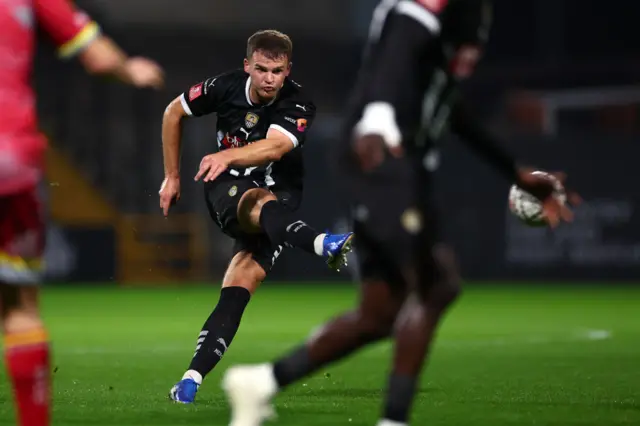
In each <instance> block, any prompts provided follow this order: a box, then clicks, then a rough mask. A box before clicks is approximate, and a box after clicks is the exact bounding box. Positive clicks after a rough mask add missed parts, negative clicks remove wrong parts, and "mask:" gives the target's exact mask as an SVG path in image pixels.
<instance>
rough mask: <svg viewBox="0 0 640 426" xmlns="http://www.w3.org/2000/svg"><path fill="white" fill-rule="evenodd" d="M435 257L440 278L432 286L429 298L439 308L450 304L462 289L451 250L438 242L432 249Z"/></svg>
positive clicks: (454, 257)
mask: <svg viewBox="0 0 640 426" xmlns="http://www.w3.org/2000/svg"><path fill="white" fill-rule="evenodd" d="M433 254H434V257H435V258H436V261H437V264H438V269H439V272H440V279H439V280H438V282H436V283H435V285H434V286H433V287H432V289H431V292H430V294H429V296H430V297H429V299H431V300H432V303H433V304H435V305H436V307H438V308H440V309H445V308H447V307H448V306H449V305H451V304H452V303H453V302H454V301H455V300H456V299H457V298H458V297H459V296H460V293H461V291H462V282H461V281H462V280H461V278H460V272H459V269H458V264H457V261H456V256H455V253H454V252H453V250H452V249H451V248H450V247H449V246H447V245H445V244H438V245H436V246H435V247H434V249H433Z"/></svg>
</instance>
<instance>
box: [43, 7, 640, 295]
mask: <svg viewBox="0 0 640 426" xmlns="http://www.w3.org/2000/svg"><path fill="white" fill-rule="evenodd" d="M376 3H377V2H376V1H372V0H358V1H345V0H324V1H321V2H314V1H307V0H302V1H290V0H279V1H274V0H271V1H254V0H241V1H240V0H225V1H215V2H212V1H209V0H183V1H180V2H169V1H160V0H144V1H143V0H128V1H124V0H109V1H106V0H95V1H91V0H84V1H83V0H81V1H78V4H79V5H80V6H81V7H83V8H85V9H86V10H87V11H89V12H90V13H91V14H92V15H93V16H94V17H95V18H96V20H98V21H99V22H100V24H101V25H102V26H103V28H104V30H105V32H107V33H108V34H110V35H111V36H112V37H113V38H114V39H115V40H116V41H117V42H118V43H120V44H121V45H122V46H124V47H125V48H126V49H127V51H128V52H129V53H131V54H136V55H145V56H150V57H152V58H154V59H156V60H157V61H158V62H160V63H161V64H162V66H163V67H164V68H165V70H166V73H167V79H168V84H167V88H166V90H164V91H162V92H159V93H158V92H150V91H137V92H136V91H133V90H131V89H129V88H126V87H123V86H122V85H119V84H117V83H113V82H108V81H101V80H97V79H95V78H91V77H88V76H86V75H85V74H84V72H83V71H82V69H81V68H80V66H79V65H78V64H76V63H62V62H58V61H57V60H56V59H55V57H54V54H53V50H52V49H51V48H50V47H49V46H48V45H47V44H46V43H44V42H43V43H42V44H41V49H40V53H39V57H38V67H37V70H38V71H37V72H36V75H35V83H36V88H37V91H38V95H39V109H40V117H41V123H42V128H43V130H44V131H46V132H47V134H48V135H49V136H50V139H51V145H52V150H53V151H55V152H56V153H57V154H59V156H61V157H63V158H64V159H65V161H66V163H65V167H68V168H71V169H73V170H74V171H75V172H76V173H77V174H76V175H75V176H76V179H77V180H82V181H84V182H87V183H89V185H90V188H91V192H92V193H93V194H94V195H98V196H99V198H100V199H101V200H103V201H104V205H106V206H108V207H104V210H105V212H106V211H107V210H108V211H109V213H108V214H107V213H105V216H108V219H104V220H101V221H98V222H100V223H97V224H96V223H94V222H95V221H89V220H84V219H83V217H85V216H87V217H88V216H92V215H93V214H94V213H96V210H99V209H98V208H97V207H91V208H88V207H86V206H87V205H88V204H87V203H86V202H85V201H83V200H84V198H82V196H81V192H80V191H78V192H77V197H76V193H74V194H72V196H71V197H70V194H69V191H72V187H71V186H69V185H67V184H60V182H62V181H60V182H59V181H58V179H59V176H58V174H56V173H53V172H52V173H51V174H50V176H49V183H50V185H47V186H46V188H45V190H46V191H47V193H48V197H49V198H50V199H51V200H52V207H51V226H52V231H51V233H52V234H55V238H53V239H50V244H49V249H48V258H49V259H50V262H49V263H50V264H51V266H52V267H54V268H53V269H52V271H51V273H50V278H51V279H52V280H55V281H64V282H69V281H82V282H87V281H113V282H160V281H170V282H176V281H178V282H183V281H184V282H187V281H218V280H219V279H220V278H221V274H222V271H223V269H224V267H225V266H226V263H227V261H228V259H229V255H230V248H231V244H230V241H229V240H228V238H226V237H225V236H223V235H221V234H220V233H219V232H218V231H217V229H216V228H215V226H214V225H213V224H210V223H209V222H208V218H207V215H206V211H205V206H204V202H203V199H202V196H201V187H200V185H199V184H196V183H194V182H193V181H192V179H191V177H192V175H193V174H195V170H196V166H197V164H198V163H199V161H200V159H201V157H202V156H203V155H205V154H206V153H209V152H211V150H212V149H214V147H215V144H214V123H215V120H214V117H207V118H204V119H197V120H192V121H190V122H189V123H188V124H187V125H186V126H185V130H184V139H183V147H184V149H183V171H184V173H183V192H182V200H181V202H180V203H179V205H178V206H177V207H176V209H175V213H176V214H175V215H174V216H173V217H170V219H169V220H164V219H162V218H161V214H160V211H159V209H158V196H157V191H158V188H159V185H160V183H161V181H162V178H163V175H162V152H161V138H160V126H161V121H162V112H163V110H164V107H165V106H166V105H167V103H168V102H170V101H171V100H172V99H173V98H174V97H176V96H177V95H178V94H180V92H182V91H184V90H186V89H187V88H189V87H190V86H191V85H192V84H195V83H197V82H199V81H201V80H203V79H204V78H206V77H207V76H211V75H214V74H217V73H219V72H222V71H225V70H227V69H229V68H233V67H238V66H240V65H241V63H242V59H243V57H244V50H245V43H246V39H247V38H248V36H249V35H251V33H253V32H254V31H256V30H259V29H265V28H276V29H279V30H282V31H284V32H287V33H288V34H289V35H290V36H291V37H292V39H293V41H294V59H293V62H294V68H293V77H294V78H295V79H296V80H297V81H299V82H301V83H302V84H303V85H304V86H305V88H306V90H307V91H308V92H310V93H311V94H312V95H313V97H314V99H315V101H316V104H317V105H318V111H319V114H318V119H317V121H316V123H315V125H314V126H313V128H312V129H311V131H310V134H309V139H308V142H307V143H306V146H305V156H306V158H307V169H308V175H307V177H306V192H305V199H304V203H303V207H302V209H301V216H303V217H304V218H305V219H306V220H307V221H308V222H309V223H311V224H313V225H314V226H316V227H317V228H319V229H324V228H331V229H339V228H340V227H341V226H345V224H344V220H343V214H342V212H341V210H340V208H339V206H337V205H336V202H335V196H334V188H335V185H336V183H335V182H333V181H332V180H331V178H330V177H329V176H328V175H327V173H326V170H327V159H326V146H327V144H328V143H331V141H332V139H333V138H334V137H335V133H336V129H337V127H338V124H339V122H340V119H341V115H342V110H343V105H344V101H345V97H346V94H347V93H348V90H349V88H350V87H351V85H352V83H353V79H354V76H355V73H356V70H357V66H358V63H359V59H360V51H361V48H362V44H363V42H364V37H365V35H366V32H367V26H368V22H369V20H370V17H371V13H372V10H373V7H374V6H375V4H376ZM639 12H640V3H638V2H621V1H614V2H601V1H595V0H580V1H578V0H535V1H519V2H514V1H509V0H496V1H495V23H494V26H493V29H492V33H491V40H490V43H489V46H488V50H487V53H486V56H485V58H484V59H483V62H482V63H481V66H480V68H479V69H478V72H477V74H476V75H475V76H474V77H473V78H472V79H471V80H470V81H469V82H468V84H467V87H465V90H466V93H467V95H468V97H469V98H470V99H471V100H472V102H473V103H474V104H475V105H476V106H477V107H478V111H479V113H480V115H481V118H482V119H483V120H484V121H485V122H486V124H487V125H488V126H490V127H491V128H492V129H493V130H494V131H495V132H496V133H497V134H498V135H500V136H501V137H502V138H503V139H504V141H505V143H507V144H508V146H509V148H510V149H511V150H512V151H513V152H514V153H517V154H518V155H519V157H520V158H521V159H522V160H523V161H525V162H527V163H530V164H533V165H536V166H539V167H541V168H544V169H551V170H554V169H563V170H565V171H567V172H568V173H569V176H570V183H571V184H572V185H573V186H574V187H575V188H577V189H578V190H579V191H580V192H581V194H582V195H583V197H584V198H585V203H584V205H582V206H581V207H580V208H579V209H577V211H576V215H577V217H576V221H575V223H573V224H571V225H568V226H563V227H561V228H560V229H559V230H557V231H555V232H550V231H547V230H544V229H533V228H526V227H524V226H523V225H522V224H520V223H518V222H517V221H516V220H515V219H514V218H513V217H511V216H510V215H509V213H508V211H507V203H506V201H507V193H508V189H509V183H508V182H504V181H502V180H501V179H500V178H499V177H498V176H497V175H496V174H495V173H494V172H493V171H492V170H491V169H490V168H489V167H487V166H486V165H485V164H482V163H481V162H480V161H479V160H478V159H476V158H475V157H474V156H472V155H471V154H470V153H469V152H468V151H467V150H466V148H465V147H464V145H463V144H461V143H460V142H459V141H457V140H455V139H454V138H446V139H445V140H444V141H443V144H442V151H441V156H440V158H441V167H440V169H439V171H438V177H437V180H438V185H437V196H438V197H439V198H440V199H441V203H440V208H441V213H442V214H441V215H442V219H441V223H442V229H443V233H444V234H445V235H446V237H447V240H448V241H450V242H451V244H452V245H453V246H454V247H455V249H456V251H457V253H458V255H459V257H460V262H461V266H462V269H463V274H464V276H465V278H467V279H469V280H482V281H498V280H507V279H508V280H514V279H516V280H563V281H567V280H569V281H577V282H584V281H586V280H598V281H605V282H612V283H613V282H617V281H633V280H636V279H637V278H638V276H639V274H640V218H639V217H638V213H637V211H636V210H637V208H638V206H639V205H640V204H639V202H640V199H639V195H638V191H637V184H638V182H639V181H640V171H638V167H637V166H636V162H637V159H638V158H640V147H639V146H638V134H639V129H638V109H637V105H638V103H640V86H636V82H637V80H638V76H640V61H638V59H637V52H638V50H639V48H640V37H638V31H637V22H638V16H640V13H639ZM51 161H53V160H51ZM56 161H58V160H56ZM50 169H51V170H54V168H51V167H50ZM74 197H75V198H74ZM70 198H71V199H72V200H74V201H72V203H73V204H74V206H73V209H71V210H74V209H75V210H77V211H80V210H82V209H83V206H85V207H84V208H86V209H87V212H86V214H85V213H83V214H78V215H70V214H69V213H65V212H66V211H68V210H69V208H68V207H69V203H70V201H69V199H70ZM56 200H57V201H56ZM75 203H77V206H76V205H75ZM61 204H66V205H67V208H66V209H65V207H64V206H61ZM83 215H84V216H83ZM88 222H92V223H91V224H88ZM60 259H64V262H63V261H61V260H60ZM345 278H347V279H348V278H349V275H348V274H347V273H346V272H345V273H342V274H335V273H332V272H330V271H328V270H327V269H326V267H325V266H324V264H323V262H322V261H321V260H319V259H317V258H313V257H311V256H309V255H306V254H304V253H297V252H294V251H292V250H289V251H288V252H285V254H284V255H283V256H281V258H280V259H279V261H278V264H277V265H276V268H275V269H274V271H273V274H272V279H277V280H295V281H319V280H322V281H324V280H332V279H336V280H344V279H345Z"/></svg>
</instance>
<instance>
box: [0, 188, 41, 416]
mask: <svg viewBox="0 0 640 426" xmlns="http://www.w3.org/2000/svg"><path fill="white" fill-rule="evenodd" d="M43 231H44V229H43V223H42V220H41V217H40V206H39V204H38V200H37V198H36V194H35V190H32V191H25V192H22V193H19V194H13V195H11V196H5V197H0V318H1V323H2V332H3V336H4V350H5V354H4V356H5V365H6V368H7V373H8V376H9V378H10V379H11V383H12V385H13V393H14V398H15V402H16V409H17V417H18V422H19V423H18V424H19V425H21V426H47V425H49V422H50V418H49V405H50V386H51V385H50V372H49V343H48V337H47V333H46V330H45V328H44V325H43V323H42V320H41V319H40V314H39V308H38V287H37V284H38V283H39V281H40V265H39V263H40V262H39V260H38V258H39V256H40V255H41V253H42V246H43V244H42V243H43Z"/></svg>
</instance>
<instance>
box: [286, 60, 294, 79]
mask: <svg viewBox="0 0 640 426" xmlns="http://www.w3.org/2000/svg"><path fill="white" fill-rule="evenodd" d="M292 66H293V62H289V65H287V76H288V75H289V73H290V72H291V67H292Z"/></svg>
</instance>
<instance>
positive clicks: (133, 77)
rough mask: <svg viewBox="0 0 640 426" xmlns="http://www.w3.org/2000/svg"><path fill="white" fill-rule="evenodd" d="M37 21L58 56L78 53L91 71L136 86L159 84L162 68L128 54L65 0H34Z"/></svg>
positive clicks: (162, 80) (69, 55) (76, 54)
mask: <svg viewBox="0 0 640 426" xmlns="http://www.w3.org/2000/svg"><path fill="white" fill-rule="evenodd" d="M34 10H35V13H36V17H37V19H38V22H39V23H40V24H41V25H42V27H43V28H44V29H45V31H46V32H47V34H49V36H50V37H51V39H52V40H53V41H54V42H55V43H56V45H57V46H58V50H59V54H60V57H62V58H71V57H74V56H78V58H79V60H80V62H81V63H82V64H83V65H84V67H85V69H86V70H87V71H88V72H90V73H92V74H106V75H112V76H115V77H116V78H118V79H120V80H121V81H123V82H125V83H127V84H131V85H133V86H136V87H153V88H160V87H162V85H163V83H164V76H163V72H162V69H161V68H160V66H158V65H157V64H156V63H155V62H153V61H151V60H149V59H146V58H129V57H128V56H127V55H126V54H125V53H124V52H123V51H122V49H120V47H118V45H117V44H115V43H114V42H113V41H112V40H110V39H109V38H108V37H106V36H105V35H103V34H102V33H101V31H100V27H99V26H98V24H97V23H96V22H94V21H93V20H91V18H90V17H89V16H88V15H87V14H86V13H84V12H82V11H80V10H76V9H75V8H74V7H73V6H72V5H71V4H70V3H69V2H68V0H35V1H34Z"/></svg>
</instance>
